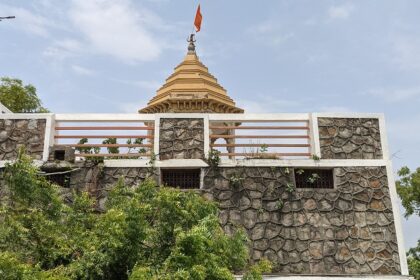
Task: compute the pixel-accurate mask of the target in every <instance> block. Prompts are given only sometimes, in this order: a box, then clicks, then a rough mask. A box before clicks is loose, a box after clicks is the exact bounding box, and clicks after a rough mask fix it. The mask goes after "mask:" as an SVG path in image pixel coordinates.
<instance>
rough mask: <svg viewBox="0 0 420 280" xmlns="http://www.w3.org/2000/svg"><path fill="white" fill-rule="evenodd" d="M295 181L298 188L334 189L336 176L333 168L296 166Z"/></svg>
mask: <svg viewBox="0 0 420 280" xmlns="http://www.w3.org/2000/svg"><path fill="white" fill-rule="evenodd" d="M294 173H295V183H296V188H298V189H301V188H311V189H333V188H334V176H333V169H307V168H296V169H295V170H294Z"/></svg>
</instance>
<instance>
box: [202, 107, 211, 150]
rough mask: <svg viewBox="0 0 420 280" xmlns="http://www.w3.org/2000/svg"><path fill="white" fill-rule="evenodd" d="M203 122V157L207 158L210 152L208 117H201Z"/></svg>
mask: <svg viewBox="0 0 420 280" xmlns="http://www.w3.org/2000/svg"><path fill="white" fill-rule="evenodd" d="M203 121H204V156H205V157H207V156H208V154H209V152H210V128H209V126H210V121H209V115H208V114H206V115H204V116H203Z"/></svg>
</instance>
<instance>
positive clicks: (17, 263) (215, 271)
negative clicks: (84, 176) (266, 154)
mask: <svg viewBox="0 0 420 280" xmlns="http://www.w3.org/2000/svg"><path fill="white" fill-rule="evenodd" d="M38 172H39V170H38V169H37V168H36V167H34V166H33V165H32V164H31V162H30V159H29V158H28V157H26V156H24V155H22V154H20V155H19V158H18V160H17V161H16V162H15V163H13V164H8V165H7V166H6V168H5V171H4V177H5V180H6V187H7V192H6V193H7V196H8V197H7V199H4V200H3V202H2V204H1V208H0V220H1V221H2V222H1V223H0V252H1V253H0V278H1V279H51V280H52V279H57V280H59V279H60V280H64V279H81V280H82V279H93V280H95V279H131V280H138V279H194V280H195V279H234V278H233V274H232V272H233V271H242V270H244V269H245V268H246V266H247V261H248V250H247V247H246V237H245V234H244V233H243V231H241V230H237V231H236V232H235V233H234V234H232V235H227V234H225V233H224V232H223V230H222V229H221V227H220V225H219V223H218V218H217V217H218V209H217V207H216V205H215V204H214V203H212V202H210V201H207V200H205V199H204V198H202V197H201V196H199V195H198V194H196V193H194V192H183V191H179V190H176V189H172V188H164V187H156V186H155V183H154V182H152V181H146V182H144V183H142V184H141V185H139V186H138V187H136V188H130V187H127V186H126V185H125V184H124V181H123V180H122V179H121V180H120V181H119V182H118V184H117V185H116V186H115V187H114V188H113V189H112V190H111V191H110V193H109V196H108V200H107V203H106V211H104V212H102V213H98V212H97V211H96V210H95V201H94V200H93V199H92V198H90V197H89V195H88V194H87V193H85V192H81V193H74V194H73V201H72V203H71V204H65V203H64V202H63V201H62V199H61V198H60V196H59V191H58V187H57V186H55V185H53V184H51V183H49V182H48V181H47V180H46V179H45V178H44V177H43V176H39V175H38ZM259 271H262V270H258V269H256V268H255V267H252V268H251V270H250V273H251V274H252V275H254V274H255V275H258V274H259ZM255 277H258V276H255ZM248 279H260V278H248Z"/></svg>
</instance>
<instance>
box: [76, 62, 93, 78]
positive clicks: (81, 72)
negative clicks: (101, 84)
mask: <svg viewBox="0 0 420 280" xmlns="http://www.w3.org/2000/svg"><path fill="white" fill-rule="evenodd" d="M71 69H72V70H73V71H74V72H75V73H76V74H79V75H81V76H93V75H95V74H96V72H95V71H93V70H91V69H88V68H85V67H82V66H80V65H75V64H74V65H72V66H71Z"/></svg>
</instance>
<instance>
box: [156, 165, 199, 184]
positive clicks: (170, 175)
mask: <svg viewBox="0 0 420 280" xmlns="http://www.w3.org/2000/svg"><path fill="white" fill-rule="evenodd" d="M161 174H162V184H163V185H165V186H170V187H175V188H180V189H199V188H200V169H161Z"/></svg>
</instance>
